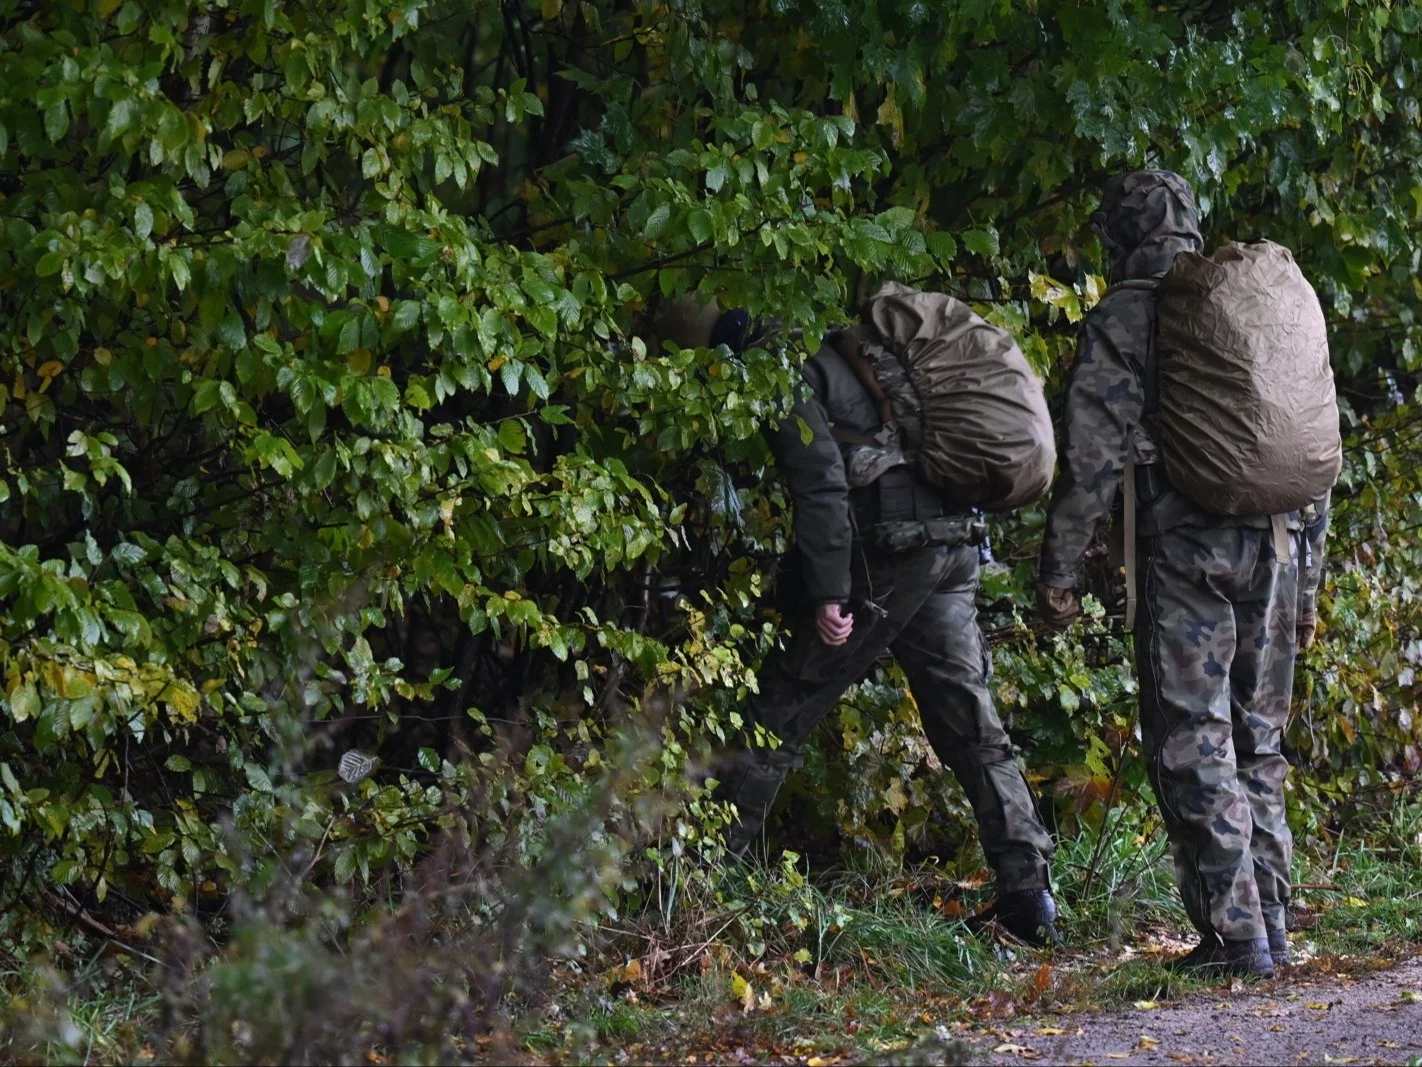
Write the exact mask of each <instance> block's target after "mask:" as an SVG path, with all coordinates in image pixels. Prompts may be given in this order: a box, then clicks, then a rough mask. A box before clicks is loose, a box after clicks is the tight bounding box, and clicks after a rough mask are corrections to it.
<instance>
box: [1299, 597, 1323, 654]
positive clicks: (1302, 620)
mask: <svg viewBox="0 0 1422 1067" xmlns="http://www.w3.org/2000/svg"><path fill="white" fill-rule="evenodd" d="M1294 633H1295V634H1296V635H1297V637H1298V642H1299V648H1300V649H1305V648H1310V647H1312V645H1313V640H1314V638H1315V637H1317V636H1318V614H1317V612H1315V610H1314V607H1313V605H1312V604H1300V605H1299V617H1298V619H1297V620H1295V622H1294Z"/></svg>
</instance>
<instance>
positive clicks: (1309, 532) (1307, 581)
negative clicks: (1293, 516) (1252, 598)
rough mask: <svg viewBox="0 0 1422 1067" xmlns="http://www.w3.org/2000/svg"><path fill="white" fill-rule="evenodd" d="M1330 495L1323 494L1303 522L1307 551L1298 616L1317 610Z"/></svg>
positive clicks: (1326, 543) (1321, 581)
mask: <svg viewBox="0 0 1422 1067" xmlns="http://www.w3.org/2000/svg"><path fill="white" fill-rule="evenodd" d="M1331 496H1332V494H1330V493H1325V494H1324V496H1323V499H1322V500H1319V501H1317V502H1316V503H1315V504H1314V516H1313V518H1311V519H1308V520H1306V521H1305V522H1304V546H1305V548H1307V550H1308V561H1307V566H1306V567H1305V568H1304V571H1303V574H1302V575H1301V576H1300V577H1301V578H1302V582H1301V583H1300V589H1299V614H1300V615H1304V614H1309V613H1311V612H1314V611H1316V610H1317V608H1318V590H1319V587H1320V586H1322V585H1323V562H1324V553H1325V552H1326V551H1327V547H1328V510H1329V507H1330V505H1331V503H1332V501H1331V499H1330V497H1331Z"/></svg>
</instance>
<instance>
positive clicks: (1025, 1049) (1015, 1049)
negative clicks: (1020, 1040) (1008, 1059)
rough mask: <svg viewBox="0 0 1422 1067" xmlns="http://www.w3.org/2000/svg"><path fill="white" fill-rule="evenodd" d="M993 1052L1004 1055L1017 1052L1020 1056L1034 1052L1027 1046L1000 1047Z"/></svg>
mask: <svg viewBox="0 0 1422 1067" xmlns="http://www.w3.org/2000/svg"><path fill="white" fill-rule="evenodd" d="M993 1051H994V1052H1002V1053H1007V1052H1016V1053H1018V1054H1019V1055H1020V1054H1021V1053H1023V1052H1031V1051H1032V1050H1031V1049H1030V1048H1028V1047H1027V1046H1026V1045H998V1046H997V1048H995V1049H993Z"/></svg>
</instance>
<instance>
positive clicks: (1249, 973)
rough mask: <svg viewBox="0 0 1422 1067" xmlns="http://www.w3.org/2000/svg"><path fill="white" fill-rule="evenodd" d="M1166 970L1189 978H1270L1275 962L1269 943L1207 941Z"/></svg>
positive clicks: (1260, 938)
mask: <svg viewBox="0 0 1422 1067" xmlns="http://www.w3.org/2000/svg"><path fill="white" fill-rule="evenodd" d="M1165 966H1166V969H1167V970H1170V971H1174V972H1175V973H1177V974H1181V975H1188V976H1190V977H1192V978H1226V977H1229V978H1273V977H1274V959H1273V957H1272V956H1270V954H1269V941H1268V939H1267V938H1263V937H1259V938H1255V939H1254V940H1253V941H1221V940H1220V939H1219V938H1217V937H1206V938H1203V939H1201V941H1200V943H1199V944H1198V945H1196V946H1195V947H1194V948H1193V949H1191V950H1190V951H1189V952H1187V953H1186V954H1185V955H1183V956H1181V957H1179V958H1178V959H1174V960H1171V961H1170V962H1169V963H1167V964H1166V965H1165Z"/></svg>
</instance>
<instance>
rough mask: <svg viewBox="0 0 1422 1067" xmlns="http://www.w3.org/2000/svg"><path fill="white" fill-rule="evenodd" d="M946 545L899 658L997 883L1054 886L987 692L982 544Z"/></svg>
mask: <svg viewBox="0 0 1422 1067" xmlns="http://www.w3.org/2000/svg"><path fill="white" fill-rule="evenodd" d="M947 551H948V553H949V560H948V566H947V570H946V572H945V574H944V577H943V580H942V581H941V582H940V583H939V584H938V586H937V587H936V588H935V589H934V591H933V593H932V594H931V595H930V596H929V597H928V598H927V599H926V600H925V601H924V603H923V605H922V606H921V607H920V608H919V609H918V613H917V614H916V615H915V616H914V617H913V620H912V621H911V622H910V623H909V624H908V625H907V626H906V627H905V628H904V629H903V631H902V632H901V633H900V634H899V636H898V638H897V639H896V640H895V641H894V644H893V646H892V648H893V653H894V658H895V659H897V660H898V662H899V665H900V666H901V667H903V670H904V674H905V675H906V676H907V677H908V682H909V687H910V688H911V689H912V691H913V695H914V699H915V701H916V702H917V703H918V709H919V715H920V717H921V718H922V720H923V729H924V732H925V734H927V736H928V740H929V743H930V744H931V745H932V746H933V750H934V751H935V752H936V753H937V754H938V758H939V759H940V760H942V762H943V763H944V764H946V765H947V766H948V767H950V768H952V770H953V773H954V774H955V775H956V776H957V778H958V781H959V782H960V783H961V784H962V786H963V791H964V792H965V793H966V794H967V797H968V801H969V803H971V804H972V806H973V812H974V814H975V815H976V816H977V821H978V834H979V839H980V840H981V842H982V847H983V853H984V855H985V856H986V857H987V860H988V863H989V864H990V865H991V866H992V868H993V870H994V871H995V872H996V873H997V880H998V886H999V888H1000V889H1003V890H1017V889H1047V888H1050V868H1049V860H1050V857H1051V854H1052V839H1051V835H1050V834H1049V833H1048V832H1047V828H1046V827H1045V826H1044V825H1043V824H1042V820H1041V817H1040V816H1039V815H1038V813H1037V805H1036V801H1035V799H1034V798H1033V796H1032V791H1031V789H1030V788H1029V787H1028V785H1027V780H1026V778H1025V777H1024V775H1023V773H1022V768H1021V767H1020V766H1019V765H1018V763H1017V760H1016V759H1015V758H1014V755H1013V749H1012V745H1011V742H1010V741H1009V739H1008V736H1007V731H1006V730H1004V729H1003V727H1002V721H1001V720H1000V719H999V718H998V715H997V710H996V708H994V706H993V701H992V693H991V690H990V689H989V678H990V673H991V669H990V664H991V660H990V659H989V656H988V650H987V643H986V641H985V640H984V638H983V635H982V631H981V630H980V629H979V628H978V618H977V608H976V605H975V603H974V597H975V594H976V591H977V582H978V554H977V550H976V549H975V548H972V547H963V548H957V549H951V550H947Z"/></svg>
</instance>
